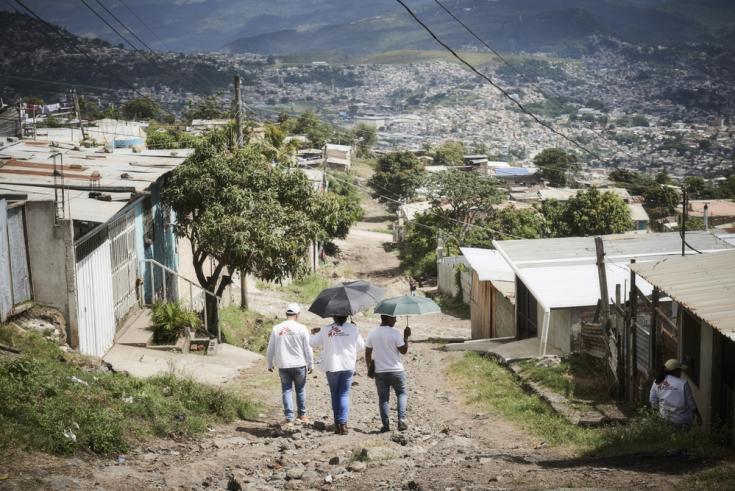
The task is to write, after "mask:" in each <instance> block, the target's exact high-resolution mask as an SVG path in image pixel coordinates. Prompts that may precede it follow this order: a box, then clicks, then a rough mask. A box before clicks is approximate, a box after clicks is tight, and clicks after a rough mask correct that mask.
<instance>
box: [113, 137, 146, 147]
mask: <svg viewBox="0 0 735 491" xmlns="http://www.w3.org/2000/svg"><path fill="white" fill-rule="evenodd" d="M144 143H145V140H144V139H143V138H126V139H124V140H122V139H121V140H115V148H130V147H132V146H133V145H143V144H144Z"/></svg>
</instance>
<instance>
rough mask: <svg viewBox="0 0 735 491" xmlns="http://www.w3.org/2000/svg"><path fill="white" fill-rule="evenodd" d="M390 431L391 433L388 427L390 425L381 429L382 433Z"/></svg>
mask: <svg viewBox="0 0 735 491" xmlns="http://www.w3.org/2000/svg"><path fill="white" fill-rule="evenodd" d="M389 431H390V426H388V425H383V426H381V428H380V432H381V433H388V432H389Z"/></svg>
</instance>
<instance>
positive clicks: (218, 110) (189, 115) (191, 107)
mask: <svg viewBox="0 0 735 491" xmlns="http://www.w3.org/2000/svg"><path fill="white" fill-rule="evenodd" d="M184 117H185V118H186V120H187V121H193V120H195V119H222V118H226V117H227V113H226V111H224V110H223V109H222V104H221V102H220V99H219V98H217V97H215V96H213V95H211V96H208V97H205V98H204V99H200V100H199V101H198V102H197V103H196V104H194V103H192V102H191V101H189V103H188V104H187V110H186V111H185V112H184Z"/></svg>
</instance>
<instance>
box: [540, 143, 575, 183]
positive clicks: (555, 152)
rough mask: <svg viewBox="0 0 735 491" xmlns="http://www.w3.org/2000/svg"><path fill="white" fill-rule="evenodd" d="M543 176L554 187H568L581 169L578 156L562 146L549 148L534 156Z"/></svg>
mask: <svg viewBox="0 0 735 491" xmlns="http://www.w3.org/2000/svg"><path fill="white" fill-rule="evenodd" d="M533 163H534V164H536V167H538V168H539V169H540V170H541V177H542V178H543V179H545V180H546V181H548V182H549V184H550V185H551V186H554V187H566V186H568V185H569V184H571V183H572V182H573V180H574V175H575V174H576V173H577V171H578V170H579V164H578V159H577V156H576V155H574V154H573V153H569V152H566V151H564V150H562V149H561V148H547V149H545V150H542V151H541V152H540V153H539V154H538V155H536V156H535V157H534V158H533Z"/></svg>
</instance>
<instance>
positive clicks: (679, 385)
mask: <svg viewBox="0 0 735 491" xmlns="http://www.w3.org/2000/svg"><path fill="white" fill-rule="evenodd" d="M648 400H649V402H650V403H651V406H652V407H653V408H654V409H656V408H658V410H659V414H660V415H661V417H662V418H664V419H666V420H668V421H671V422H672V423H674V424H680V425H688V424H691V423H692V421H693V420H694V410H695V409H697V403H696V402H695V400H694V395H693V394H692V389H691V388H690V387H689V383H688V382H687V381H686V380H684V379H682V378H679V377H675V376H673V375H667V376H666V378H664V379H663V380H662V381H661V383H660V384H657V383H656V382H654V383H653V385H652V386H651V392H650V394H649V396H648Z"/></svg>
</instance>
